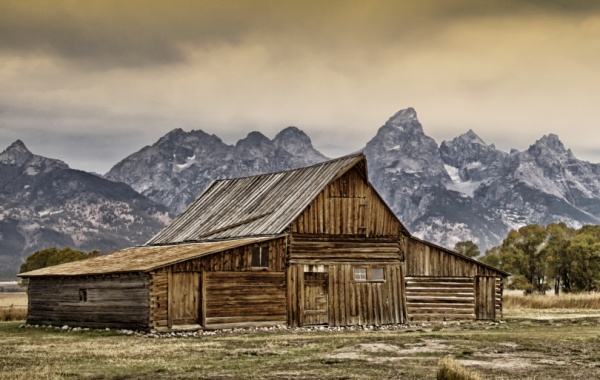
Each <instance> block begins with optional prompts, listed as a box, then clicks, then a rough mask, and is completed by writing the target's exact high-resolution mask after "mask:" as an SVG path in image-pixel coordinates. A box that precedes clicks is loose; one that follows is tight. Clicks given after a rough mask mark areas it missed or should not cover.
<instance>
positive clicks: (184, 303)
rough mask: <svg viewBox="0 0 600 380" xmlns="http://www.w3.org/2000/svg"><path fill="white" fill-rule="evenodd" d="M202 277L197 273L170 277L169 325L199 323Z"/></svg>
mask: <svg viewBox="0 0 600 380" xmlns="http://www.w3.org/2000/svg"><path fill="white" fill-rule="evenodd" d="M199 301H200V275H199V273H195V272H181V273H172V274H171V275H170V276H169V322H170V323H169V325H171V326H177V325H195V324H198V323H199V314H200V313H199V309H200V302H199Z"/></svg>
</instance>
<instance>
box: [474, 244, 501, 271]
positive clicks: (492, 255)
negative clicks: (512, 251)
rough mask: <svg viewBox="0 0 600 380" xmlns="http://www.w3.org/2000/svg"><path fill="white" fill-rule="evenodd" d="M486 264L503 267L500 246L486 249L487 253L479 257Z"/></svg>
mask: <svg viewBox="0 0 600 380" xmlns="http://www.w3.org/2000/svg"><path fill="white" fill-rule="evenodd" d="M479 261H481V262H482V263H484V264H487V265H491V266H493V267H496V268H503V267H504V265H503V263H502V258H501V257H500V247H492V248H490V249H488V250H487V251H485V254H484V255H483V256H482V257H481V258H480V259H479Z"/></svg>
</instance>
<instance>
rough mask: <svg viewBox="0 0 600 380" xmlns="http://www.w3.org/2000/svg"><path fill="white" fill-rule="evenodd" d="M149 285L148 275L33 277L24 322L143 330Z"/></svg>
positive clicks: (145, 327)
mask: <svg viewBox="0 0 600 380" xmlns="http://www.w3.org/2000/svg"><path fill="white" fill-rule="evenodd" d="M149 285H150V278H149V276H148V275H147V274H129V275H128V274H114V275H105V276H81V277H32V278H30V279H29V287H28V290H27V294H28V298H29V301H28V302H29V310H28V313H27V323H28V324H31V325H69V326H77V327H90V328H106V327H108V328H125V329H139V330H145V329H148V328H149V325H148V321H149V312H150V305H149V299H150V296H149Z"/></svg>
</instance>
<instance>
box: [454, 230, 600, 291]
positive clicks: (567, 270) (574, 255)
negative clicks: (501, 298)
mask: <svg viewBox="0 0 600 380" xmlns="http://www.w3.org/2000/svg"><path fill="white" fill-rule="evenodd" d="M455 250H457V251H458V252H461V253H463V254H466V255H468V256H471V257H477V256H479V249H478V248H477V246H476V245H475V244H474V243H473V242H472V241H467V242H460V243H458V244H457V245H456V246H455ZM477 258H478V259H479V260H480V261H481V262H483V263H486V264H489V265H492V266H494V267H497V268H499V269H502V270H504V271H506V272H509V273H511V275H512V276H511V277H510V280H509V283H508V285H507V287H508V289H518V290H523V291H524V292H525V293H526V294H531V293H534V292H536V293H542V294H544V293H546V292H547V291H548V290H551V289H553V290H554V293H555V294H559V293H560V292H565V293H571V292H591V291H599V290H600V226H584V227H581V228H579V229H575V228H569V227H567V225H566V224H564V223H553V224H549V225H548V226H546V227H543V226H539V225H537V224H532V225H527V226H525V227H521V228H519V229H518V230H512V231H510V232H509V233H508V235H507V236H506V238H505V239H504V240H503V241H502V244H501V245H499V246H497V247H493V248H491V249H489V250H488V251H486V252H485V254H484V255H483V256H480V257H477Z"/></svg>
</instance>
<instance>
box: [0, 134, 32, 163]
mask: <svg viewBox="0 0 600 380" xmlns="http://www.w3.org/2000/svg"><path fill="white" fill-rule="evenodd" d="M33 156H34V155H33V153H31V152H30V151H29V149H27V147H26V146H25V144H24V143H23V141H21V140H17V141H15V142H14V143H12V144H10V146H9V147H8V148H6V150H4V152H2V153H0V163H2V164H5V165H18V166H21V165H24V164H25V163H27V162H28V161H30V160H31V159H32V158H33Z"/></svg>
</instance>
